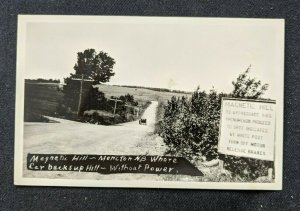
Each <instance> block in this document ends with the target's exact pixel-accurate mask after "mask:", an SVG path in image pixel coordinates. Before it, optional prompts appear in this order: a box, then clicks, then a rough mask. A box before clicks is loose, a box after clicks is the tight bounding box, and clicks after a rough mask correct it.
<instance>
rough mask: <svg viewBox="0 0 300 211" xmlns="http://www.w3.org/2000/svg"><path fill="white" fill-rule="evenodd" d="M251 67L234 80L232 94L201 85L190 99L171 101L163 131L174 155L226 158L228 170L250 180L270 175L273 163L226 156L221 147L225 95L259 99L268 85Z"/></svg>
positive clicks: (163, 136) (192, 158)
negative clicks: (258, 78) (269, 170)
mask: <svg viewBox="0 0 300 211" xmlns="http://www.w3.org/2000/svg"><path fill="white" fill-rule="evenodd" d="M249 69H250V67H249V68H248V69H247V70H246V71H245V72H244V73H242V74H240V75H239V76H238V78H237V79H236V80H235V81H233V82H232V84H233V91H232V92H231V93H230V94H225V93H217V92H216V91H215V90H211V91H210V92H209V93H206V92H205V91H200V89H199V88H198V89H197V90H196V91H195V92H194V93H193V95H192V97H191V98H190V99H187V98H185V97H182V98H176V97H172V98H171V100H170V101H168V103H167V105H166V106H165V112H164V115H163V119H162V121H161V123H160V130H159V131H160V135H161V136H162V138H163V139H164V142H165V143H166V144H167V145H168V146H169V149H170V153H171V154H175V155H177V156H183V157H186V158H188V159H190V160H197V159H199V158H200V157H205V159H206V160H212V159H222V160H224V167H225V169H228V170H230V171H231V172H232V173H233V174H235V175H240V176H243V177H244V178H247V179H248V180H253V179H255V178H257V177H259V176H263V175H266V173H267V169H268V167H269V166H270V165H272V162H267V161H262V160H257V159H250V158H242V157H235V156H228V155H222V154H219V153H218V150H217V145H218V135H219V126H220V125H219V122H220V112H221V100H222V97H234V98H248V99H258V98H260V97H261V96H262V95H263V93H264V92H265V91H266V90H267V88H268V85H267V84H264V85H262V84H261V81H259V80H256V79H255V78H250V77H249V76H248V73H249Z"/></svg>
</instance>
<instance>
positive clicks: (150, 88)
mask: <svg viewBox="0 0 300 211" xmlns="http://www.w3.org/2000/svg"><path fill="white" fill-rule="evenodd" d="M113 86H119V87H128V88H140V89H149V90H153V91H158V92H173V93H181V94H191V93H192V92H186V91H181V90H171V89H167V88H156V87H145V86H129V85H113Z"/></svg>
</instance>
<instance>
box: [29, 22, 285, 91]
mask: <svg viewBox="0 0 300 211" xmlns="http://www.w3.org/2000/svg"><path fill="white" fill-rule="evenodd" d="M72 20H73V21H72ZM91 20H92V21H91ZM280 26H282V25H280V24H278V22H271V21H260V20H252V21H250V20H243V21H240V20H238V19H224V20H223V19H203V18H199V19H195V18H193V19H189V18H182V19H178V18H165V19H159V18H154V19H153V18H125V17H118V18H116V17H115V18H109V17H105V18H103V17H102V18H101V17H98V18H96V17H94V18H92V19H91V18H89V19H78V18H74V19H70V18H68V19H64V18H58V19H57V18H55V19H54V18H50V19H48V20H47V21H44V19H42V20H39V19H36V20H34V21H31V22H30V21H29V22H27V24H26V33H25V36H26V38H25V40H26V44H25V55H26V56H25V78H32V79H34V78H55V79H63V78H64V77H68V76H69V74H70V73H74V70H73V66H74V64H75V63H76V57H77V55H76V53H77V52H79V51H83V50H85V49H87V48H94V49H96V51H97V52H98V51H101V50H102V51H105V52H107V53H108V54H109V55H110V56H111V57H113V58H114V59H115V61H116V65H115V67H114V72H115V76H114V77H112V78H111V80H110V82H109V83H108V84H118V85H137V86H149V87H161V88H171V89H178V90H186V91H193V90H195V88H196V87H197V86H200V88H201V89H204V90H209V89H211V88H212V87H214V88H215V89H217V90H218V91H225V92H230V91H231V90H232V84H231V82H232V80H233V79H235V78H236V77H237V76H238V75H239V74H240V73H241V72H243V71H245V70H246V69H247V67H248V66H249V65H250V64H251V65H252V68H251V76H254V77H256V78H258V79H260V80H261V81H262V82H264V83H269V84H270V88H269V90H268V92H267V93H266V95H267V96H270V97H273V96H275V95H276V92H277V90H276V84H277V83H279V82H280V81H281V79H280V78H282V66H280V64H281V63H280V62H279V63H278V60H281V59H282V58H281V57H282V52H283V49H282V42H281V38H282V33H281V31H280ZM278 64H279V65H278Z"/></svg>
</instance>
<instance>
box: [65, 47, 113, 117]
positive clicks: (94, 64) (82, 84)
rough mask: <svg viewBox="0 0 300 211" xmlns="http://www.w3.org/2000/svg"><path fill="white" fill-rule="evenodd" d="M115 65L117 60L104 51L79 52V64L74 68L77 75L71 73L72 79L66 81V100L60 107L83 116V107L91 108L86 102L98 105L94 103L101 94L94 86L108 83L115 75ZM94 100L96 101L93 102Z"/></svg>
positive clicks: (88, 50) (87, 50)
mask: <svg viewBox="0 0 300 211" xmlns="http://www.w3.org/2000/svg"><path fill="white" fill-rule="evenodd" d="M114 64H115V60H114V59H113V58H112V57H110V56H109V55H108V54H107V53H105V52H103V51H100V52H99V53H97V52H96V51H95V49H86V50H84V51H83V52H78V53H77V63H76V64H75V66H74V70H75V73H70V77H67V78H65V79H64V82H65V85H64V87H63V93H64V98H63V101H62V103H61V105H60V107H61V108H66V111H70V110H71V111H72V112H75V111H76V112H77V114H78V115H81V114H82V109H83V107H89V106H88V105H87V104H86V103H84V101H85V100H87V101H89V102H90V103H93V104H96V102H94V101H95V99H98V98H99V96H98V95H99V94H100V95H101V93H97V91H95V90H94V89H92V85H96V84H100V83H105V82H108V81H109V80H110V78H111V77H112V76H114V75H115V73H114V72H113V67H114ZM74 79H75V80H74ZM76 79H77V80H76ZM80 79H83V80H80ZM87 80H88V81H87ZM91 95H95V96H94V97H93V96H91ZM93 98H95V99H94V100H91V99H93ZM99 103H100V104H101V102H99ZM60 110H61V109H60Z"/></svg>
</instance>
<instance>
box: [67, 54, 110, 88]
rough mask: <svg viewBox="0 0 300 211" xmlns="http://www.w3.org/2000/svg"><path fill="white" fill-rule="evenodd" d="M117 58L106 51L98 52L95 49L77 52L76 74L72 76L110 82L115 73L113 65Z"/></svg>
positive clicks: (94, 81) (97, 81)
mask: <svg viewBox="0 0 300 211" xmlns="http://www.w3.org/2000/svg"><path fill="white" fill-rule="evenodd" d="M114 64H115V60H114V59H113V58H112V57H110V56H109V55H108V54H107V53H106V52H103V51H100V52H99V53H97V52H96V51H95V49H86V50H84V51H83V52H78V53H77V63H76V64H75V66H74V70H75V74H71V78H81V77H82V76H83V78H84V79H90V80H93V83H94V84H99V83H101V82H102V83H105V82H108V81H109V79H110V78H111V77H112V76H114V75H115V73H114V72H113V67H114Z"/></svg>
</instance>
